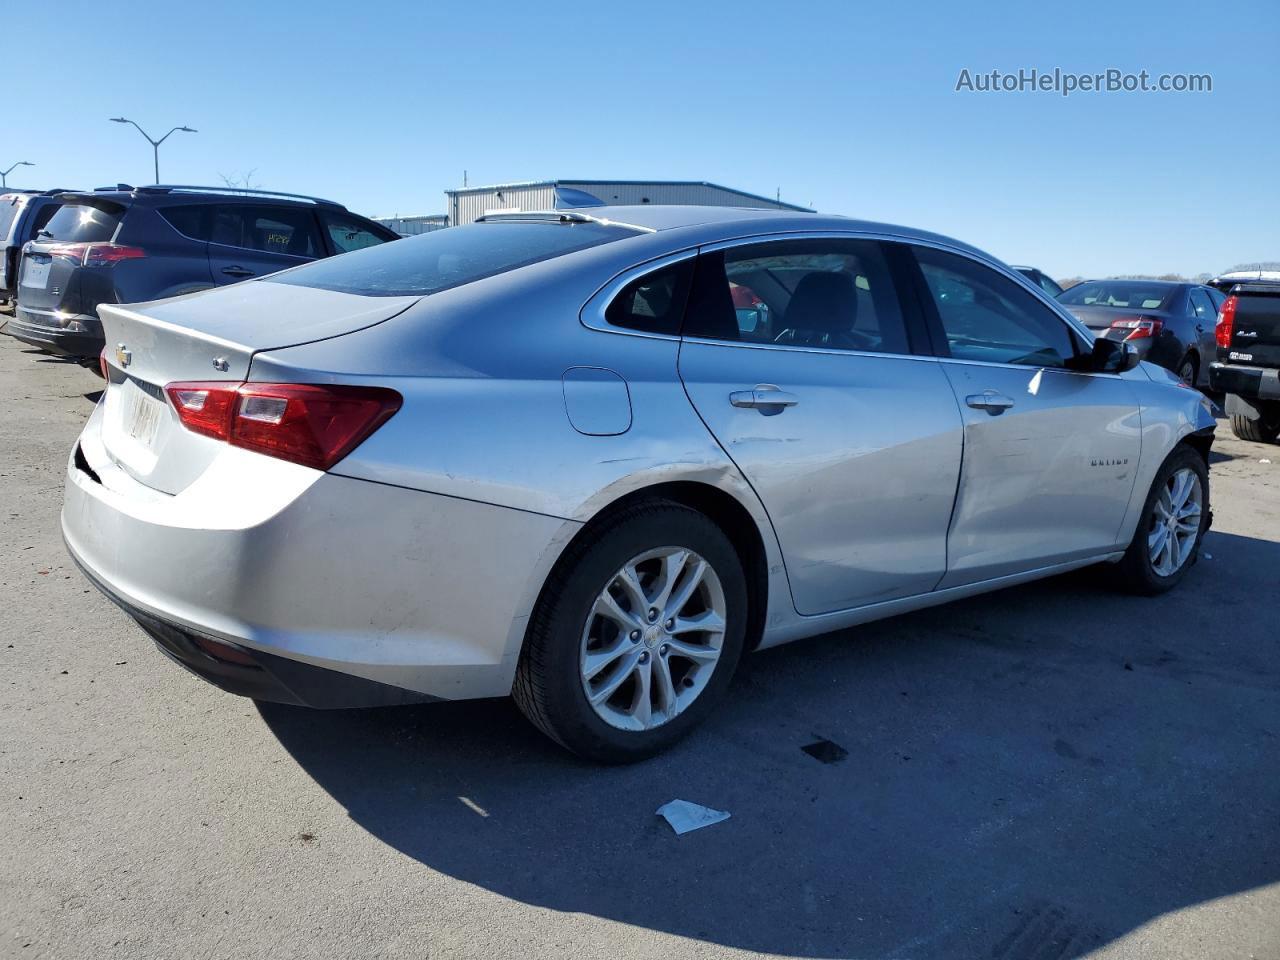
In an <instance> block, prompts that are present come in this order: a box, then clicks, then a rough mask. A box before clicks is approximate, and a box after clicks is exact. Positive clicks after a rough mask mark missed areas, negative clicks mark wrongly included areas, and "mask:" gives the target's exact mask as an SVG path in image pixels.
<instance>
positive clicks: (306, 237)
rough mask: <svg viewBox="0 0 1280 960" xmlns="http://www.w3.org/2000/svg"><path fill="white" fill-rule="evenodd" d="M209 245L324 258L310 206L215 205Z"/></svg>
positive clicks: (212, 205)
mask: <svg viewBox="0 0 1280 960" xmlns="http://www.w3.org/2000/svg"><path fill="white" fill-rule="evenodd" d="M209 209H210V212H209V214H208V216H209V218H210V221H209V242H210V243H217V244H221V245H222V246H226V247H241V248H243V249H245V250H260V251H262V252H263V253H278V254H283V255H285V256H289V257H321V256H324V251H323V249H322V248H321V246H320V234H319V232H318V230H317V229H316V221H315V215H314V214H313V213H312V211H311V208H309V207H287V206H284V205H283V204H280V205H272V206H266V205H263V206H255V205H250V204H230V203H229V204H211V205H210V207H209Z"/></svg>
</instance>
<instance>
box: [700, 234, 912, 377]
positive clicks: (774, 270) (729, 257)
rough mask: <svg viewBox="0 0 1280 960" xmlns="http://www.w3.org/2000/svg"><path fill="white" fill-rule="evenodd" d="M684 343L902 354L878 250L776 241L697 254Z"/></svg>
mask: <svg viewBox="0 0 1280 960" xmlns="http://www.w3.org/2000/svg"><path fill="white" fill-rule="evenodd" d="M684 332H685V335H686V336H692V337H702V338H706V339H711V340H728V341H738V342H744V343H759V344H774V345H776V346H781V347H815V348H819V349H826V350H860V351H868V352H873V353H909V352H910V348H909V346H908V343H907V331H906V326H905V324H904V322H903V318H902V311H901V309H900V308H899V306H898V298H897V293H896V290H895V288H894V284H893V279H892V276H891V274H890V272H889V268H888V264H887V263H886V262H885V257H884V252H883V250H882V249H881V247H880V245H879V244H878V243H876V242H875V241H872V240H839V239H832V240H780V241H775V242H770V243H756V244H750V245H747V246H741V247H731V248H729V249H728V250H723V251H716V252H714V253H708V254H703V255H702V256H701V257H699V258H698V266H697V274H696V278H695V281H694V291H693V293H692V294H691V295H690V299H689V309H688V311H687V316H686V319H685V328H684Z"/></svg>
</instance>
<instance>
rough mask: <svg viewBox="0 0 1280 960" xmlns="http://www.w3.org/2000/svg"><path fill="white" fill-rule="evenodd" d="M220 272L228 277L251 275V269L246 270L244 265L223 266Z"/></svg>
mask: <svg viewBox="0 0 1280 960" xmlns="http://www.w3.org/2000/svg"><path fill="white" fill-rule="evenodd" d="M222 272H223V273H225V274H226V275H227V276H228V277H252V276H253V271H252V270H246V269H245V268H244V267H223V268H222Z"/></svg>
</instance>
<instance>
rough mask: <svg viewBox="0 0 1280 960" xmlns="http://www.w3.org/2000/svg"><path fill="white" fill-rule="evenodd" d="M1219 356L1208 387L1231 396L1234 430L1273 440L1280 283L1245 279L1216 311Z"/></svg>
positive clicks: (1279, 372)
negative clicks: (1247, 281) (1245, 281)
mask: <svg viewBox="0 0 1280 960" xmlns="http://www.w3.org/2000/svg"><path fill="white" fill-rule="evenodd" d="M1217 336H1218V359H1217V362H1216V363H1213V364H1211V365H1210V367H1209V385H1210V387H1212V388H1213V389H1214V390H1220V391H1222V392H1223V393H1225V394H1226V395H1227V397H1226V404H1225V407H1226V412H1227V416H1229V417H1230V418H1231V432H1232V433H1234V434H1235V435H1236V436H1237V437H1239V438H1240V439H1241V440H1259V441H1261V442H1263V443H1275V442H1276V438H1277V436H1280V283H1241V284H1237V285H1236V286H1234V287H1232V288H1231V296H1229V297H1228V298H1227V301H1226V303H1224V304H1223V305H1222V310H1221V312H1220V313H1219V314H1218V329H1217Z"/></svg>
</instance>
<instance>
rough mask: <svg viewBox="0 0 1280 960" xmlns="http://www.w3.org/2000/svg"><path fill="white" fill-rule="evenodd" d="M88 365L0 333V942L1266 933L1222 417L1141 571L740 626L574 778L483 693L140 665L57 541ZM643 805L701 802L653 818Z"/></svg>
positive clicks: (1260, 597) (1232, 949)
mask: <svg viewBox="0 0 1280 960" xmlns="http://www.w3.org/2000/svg"><path fill="white" fill-rule="evenodd" d="M100 383H101V381H99V380H97V379H96V378H95V377H94V376H93V375H92V374H90V373H89V372H87V371H85V370H82V369H80V368H78V367H76V366H74V365H70V364H66V363H61V362H58V361H56V360H53V359H51V358H48V357H43V356H41V355H40V354H37V353H33V352H30V351H27V350H25V349H23V348H22V346H21V345H20V344H18V343H17V342H15V341H12V340H9V339H8V338H5V337H0V411H2V413H0V517H3V522H4V536H3V538H2V539H0V590H2V591H3V596H4V609H3V615H2V616H0V678H2V680H3V682H2V683H0V690H3V696H2V697H0V731H3V732H2V733H0V851H3V856H2V857H0V957H5V958H9V957H15V958H28V957H31V958H34V957H56V958H60V960H64V958H79V957H85V958H106V957H128V958H141V957H147V958H184V960H185V958H223V957H225V958H233V957H234V958H253V957H268V956H269V957H272V958H279V960H283V958H291V957H323V958H330V960H332V958H355V957H360V958H380V957H477V958H479V957H484V958H492V957H501V956H518V957H522V958H525V957H560V956H568V955H572V956H574V957H580V958H590V957H601V958H618V957H653V958H657V957H663V958H666V957H671V956H693V957H726V956H742V955H748V954H753V953H765V954H778V955H784V956H800V957H847V958H852V957H938V958H964V957H991V958H997V960H1011V958H1018V960H1023V958H1026V960H1032V958H1035V960H1053V958H1069V957H1078V956H1083V955H1091V956H1105V957H1151V958H1161V960H1165V958H1187V960H1192V958H1194V960H1203V958H1209V957H1251V956H1252V957H1266V958H1276V957H1280V834H1278V831H1277V824H1278V823H1280V776H1278V775H1277V768H1278V764H1277V761H1278V760H1280V684H1278V683H1277V681H1278V680H1280V657H1278V656H1277V654H1278V653H1280V634H1278V632H1277V631H1276V629H1275V615H1274V609H1275V608H1274V607H1273V606H1272V604H1273V603H1275V601H1276V598H1277V587H1280V545H1278V544H1280V447H1267V446H1262V445H1257V444H1249V443H1242V442H1240V441H1237V440H1235V439H1234V438H1232V437H1231V436H1230V432H1229V430H1228V429H1227V428H1226V426H1225V425H1222V426H1221V428H1220V431H1219V434H1220V439H1219V442H1218V444H1217V446H1216V449H1215V454H1214V461H1215V462H1214V464H1213V468H1212V473H1213V494H1214V509H1215V512H1216V526H1215V529H1214V531H1213V532H1212V533H1210V534H1209V537H1208V540H1207V541H1206V551H1207V552H1206V555H1205V556H1204V558H1203V559H1202V560H1201V562H1200V563H1199V564H1198V565H1197V566H1196V568H1195V569H1194V570H1193V571H1192V572H1191V574H1190V576H1189V577H1188V578H1187V580H1186V581H1185V582H1184V583H1183V585H1182V587H1181V588H1180V589H1179V590H1177V591H1175V592H1174V593H1173V594H1172V595H1169V596H1165V597H1161V598H1158V599H1154V600H1144V599H1136V598H1133V597H1128V596H1124V595H1122V594H1119V593H1116V592H1114V591H1113V590H1112V589H1110V587H1109V586H1108V583H1107V573H1106V570H1105V569H1102V570H1096V571H1082V572H1079V573H1077V574H1073V575H1069V576H1066V577H1061V578H1057V579H1054V580H1050V581H1046V582H1042V583H1039V584H1033V585H1029V586H1026V587H1021V588H1015V589H1011V590H1006V591H1003V592H1001V593H997V594H994V595H990V596H986V597H981V598H977V599H973V600H968V601H962V602H959V603H956V604H953V605H951V606H948V607H943V608H939V609H935V610H931V611H925V612H921V613H918V614H913V615H909V616H905V617H901V618H899V619H896V620H891V621H887V622H883V623H879V624H874V625H871V626H868V627H862V628H859V629H857V630H851V631H846V632H843V633H838V634H831V635H829V636H826V637H822V638H818V639H816V640H812V641H807V642H803V643H799V644H794V645H791V646H789V647H785V648H782V649H778V650H774V651H769V652H766V653H762V654H759V655H757V656H753V657H750V658H748V661H747V662H746V664H745V667H744V669H743V671H742V673H741V674H740V676H739V677H738V680H737V683H736V686H735V694H736V695H735V697H734V699H733V702H732V703H730V704H729V705H728V706H727V708H726V709H724V710H722V711H721V712H720V714H719V715H718V716H717V717H716V718H715V719H714V721H713V722H711V723H710V724H708V725H707V727H706V728H705V729H704V730H702V731H701V732H700V733H698V734H697V735H695V736H694V737H693V738H691V739H690V740H689V741H687V742H686V743H685V744H683V745H682V746H680V747H679V748H678V749H676V750H675V751H673V752H671V753H670V754H668V755H666V756H664V757H661V758H659V759H657V760H654V761H651V762H649V763H646V764H643V765H641V766H636V767H630V768H624V769H601V768H597V767H592V766H588V765H585V764H582V763H579V762H576V761H575V760H574V759H572V758H571V757H568V756H566V755H565V754H563V753H562V752H560V751H559V750H558V749H556V748H555V747H554V746H552V745H551V744H550V743H548V742H546V741H544V740H543V739H542V738H541V737H540V736H539V735H537V734H536V733H535V732H534V731H533V730H532V729H531V728H529V726H528V725H527V724H526V723H524V721H523V720H522V719H521V718H520V716H519V715H518V714H517V713H516V711H515V709H514V708H513V707H512V705H511V704H510V703H509V702H507V701H493V702H478V703H460V704H444V705H435V706H427V707H420V708H417V707H415V708H404V709H399V710H382V711H362V712H348V713H315V712H307V711H304V710H300V709H292V708H286V707H276V706H271V705H263V706H256V705H255V704H253V703H252V702H250V701H247V700H242V699H238V698H235V697H232V696H229V695H227V694H223V693H221V692H219V691H218V690H216V689H214V688H212V687H210V686H207V685H206V684H204V683H203V682H201V681H199V680H197V679H195V678H194V677H191V676H189V675H187V674H186V673H185V672H183V671H182V670H180V669H179V668H178V667H176V666H174V665H173V664H171V663H170V662H169V661H167V660H166V659H165V658H164V657H162V656H161V655H160V654H159V653H158V652H157V651H156V650H155V649H154V647H153V645H152V644H151V642H150V641H149V640H147V639H146V638H145V637H144V636H143V634H142V633H141V632H140V631H139V630H138V629H137V628H136V627H134V626H133V624H132V623H131V622H130V621H129V620H128V619H127V618H126V617H125V616H124V615H123V614H122V613H120V612H119V611H118V610H117V609H116V608H115V607H114V606H112V605H111V604H110V603H109V602H108V601H107V600H105V599H104V598H103V597H102V596H100V595H99V594H98V593H97V592H96V591H95V590H93V589H92V588H91V587H90V586H89V584H88V583H87V582H85V580H84V578H83V577H82V576H81V575H80V574H79V572H78V571H77V570H76V568H75V566H74V565H73V564H72V562H71V560H70V559H69V558H68V557H67V555H66V553H65V552H64V550H63V547H62V543H61V539H60V536H59V533H58V512H59V508H60V506H61V499H62V475H63V469H64V464H65V460H66V456H67V454H68V451H69V450H70V447H71V444H72V441H73V440H74V438H75V436H76V433H77V431H78V430H79V429H80V426H81V424H82V423H83V421H84V419H85V417H86V416H87V415H88V413H89V411H90V410H91V409H92V404H93V402H94V400H95V399H96V392H97V390H98V389H99V387H100ZM1267 459H1269V460H1274V461H1276V462H1275V463H1265V462H1262V461H1263V460H1267ZM335 559H336V558H335ZM820 738H825V739H829V740H831V741H834V742H835V743H836V744H838V745H839V746H840V747H841V748H843V749H844V750H845V751H847V756H845V757H844V759H843V760H841V761H839V762H836V763H831V764H824V763H822V762H819V761H818V760H816V759H814V758H813V757H811V756H810V755H809V754H807V753H805V752H803V751H802V750H801V748H802V747H803V746H805V745H806V744H810V743H812V742H814V741H815V740H818V739H820ZM673 797H681V798H684V799H688V800H692V801H695V802H698V803H704V804H707V805H709V806H713V807H716V808H719V809H724V810H728V811H730V812H731V813H732V819H730V820H729V821H728V822H726V823H722V824H718V825H716V826H713V827H710V828H708V829H705V830H702V831H699V832H696V833H692V834H688V835H686V836H683V837H676V836H674V835H673V834H672V833H671V831H670V829H669V828H668V827H667V826H666V825H665V824H664V823H663V822H662V821H660V820H659V819H658V818H657V817H655V816H654V810H655V809H656V808H657V807H658V806H659V805H661V804H663V803H665V802H666V801H668V800H670V799H672V798H673Z"/></svg>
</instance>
